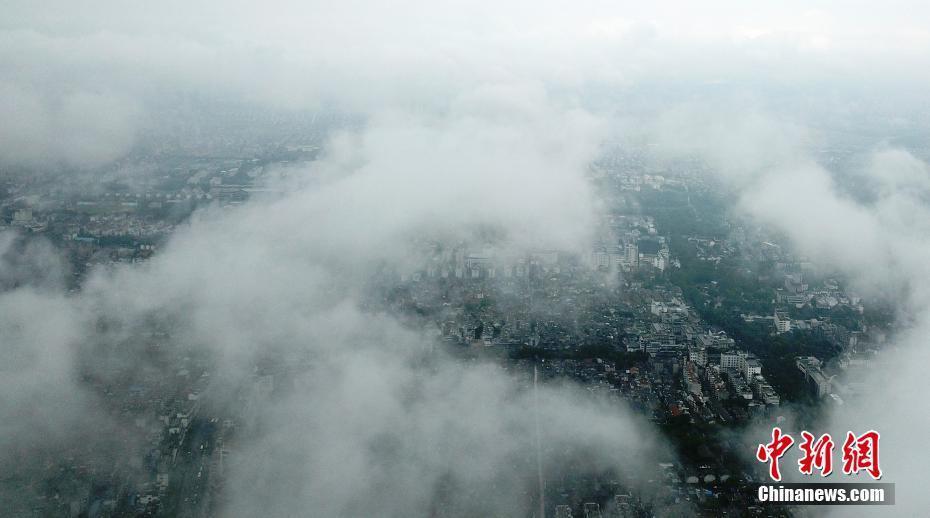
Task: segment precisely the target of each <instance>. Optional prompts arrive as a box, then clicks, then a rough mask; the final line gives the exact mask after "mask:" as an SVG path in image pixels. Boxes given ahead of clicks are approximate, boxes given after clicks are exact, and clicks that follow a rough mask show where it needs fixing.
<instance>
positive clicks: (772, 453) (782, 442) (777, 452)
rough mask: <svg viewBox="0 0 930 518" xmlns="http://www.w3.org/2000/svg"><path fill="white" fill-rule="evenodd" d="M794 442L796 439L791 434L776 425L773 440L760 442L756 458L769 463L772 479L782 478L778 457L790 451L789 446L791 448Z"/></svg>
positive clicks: (773, 430)
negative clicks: (783, 431)
mask: <svg viewBox="0 0 930 518" xmlns="http://www.w3.org/2000/svg"><path fill="white" fill-rule="evenodd" d="M792 444H794V439H792V438H791V436H790V435H786V434H782V433H781V428H778V427H775V428H772V442H770V443H768V444H760V445H759V448H758V449H757V450H756V458H757V459H759V462H768V463H769V476H771V477H772V480H775V481H779V480H781V472H780V471H779V470H778V459H780V458H781V457H782V455H784V454H785V452H786V451H788V448H791V445H792Z"/></svg>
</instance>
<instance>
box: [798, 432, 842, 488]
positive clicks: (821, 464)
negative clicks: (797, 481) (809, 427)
mask: <svg viewBox="0 0 930 518" xmlns="http://www.w3.org/2000/svg"><path fill="white" fill-rule="evenodd" d="M801 437H802V438H803V439H804V440H803V441H801V444H800V446H799V447H800V448H801V451H802V452H804V456H803V457H801V460H799V461H798V469H800V470H801V473H803V474H805V475H813V473H814V468H817V469H818V470H820V476H822V477H825V476H827V475H829V474H830V473H833V447H834V444H833V438H832V437H830V434H828V433H825V434H823V435H821V436H820V438H819V439H817V440H816V441H814V435H813V434H811V433H810V432H807V431H803V432H801Z"/></svg>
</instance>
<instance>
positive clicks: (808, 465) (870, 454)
mask: <svg viewBox="0 0 930 518" xmlns="http://www.w3.org/2000/svg"><path fill="white" fill-rule="evenodd" d="M801 439H802V440H801V443H800V444H799V445H798V448H799V449H800V450H801V458H800V460H798V470H799V471H800V472H801V474H803V475H813V474H814V470H815V469H816V470H818V471H820V476H822V477H826V476H828V475H829V474H830V473H833V450H834V449H835V447H836V444H835V443H834V442H833V438H832V437H831V436H830V434H828V433H825V434H823V435H821V436H820V437H815V436H814V434H812V433H810V432H808V431H806V430H805V431H802V432H801ZM878 440H879V433H878V432H876V431H875V430H869V431H868V432H865V433H863V434H862V435H858V436H857V435H856V434H854V433H853V432H848V433H847V434H846V440H845V441H844V442H843V448H842V453H843V473H845V474H846V475H855V474H857V473H859V472H860V471H865V472H866V473H868V474H869V475H870V476H871V477H872V478H874V479H875V480H878V479H879V478H881V476H882V470H881V467H879V463H878ZM793 444H794V438H793V437H791V436H790V435H788V434H786V433H782V431H781V429H780V428H778V427H775V428H772V440H771V442H769V443H766V444H760V445H759V447H758V449H757V450H756V459H758V460H759V462H767V463H769V476H771V477H772V480H775V481H776V482H778V481H781V470H780V469H779V465H778V462H779V460H780V459H781V457H782V456H784V454H785V453H786V452H787V451H788V450H789V449H791V446H792V445H793Z"/></svg>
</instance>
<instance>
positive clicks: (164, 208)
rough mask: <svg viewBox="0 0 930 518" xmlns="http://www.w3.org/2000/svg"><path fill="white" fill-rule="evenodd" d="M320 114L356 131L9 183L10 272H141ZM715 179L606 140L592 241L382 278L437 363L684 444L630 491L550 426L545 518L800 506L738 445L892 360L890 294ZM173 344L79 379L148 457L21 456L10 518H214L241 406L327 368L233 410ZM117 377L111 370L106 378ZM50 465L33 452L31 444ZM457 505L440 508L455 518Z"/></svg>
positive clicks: (200, 361)
mask: <svg viewBox="0 0 930 518" xmlns="http://www.w3.org/2000/svg"><path fill="white" fill-rule="evenodd" d="M325 124H340V125H344V126H345V125H352V124H354V123H353V122H352V121H347V120H341V119H332V118H331V119H327V120H325V121H318V120H315V119H314V121H313V122H312V123H308V126H306V127H300V128H298V130H295V131H294V132H293V134H294V135H298V134H299V135H304V136H305V135H308V134H309V135H319V136H318V137H314V138H309V139H307V138H302V139H298V138H296V137H292V135H291V134H285V135H277V134H275V135H272V136H269V137H268V139H269V140H271V141H272V143H269V144H255V142H256V141H258V142H259V143H260V142H261V139H255V138H254V136H252V135H246V136H242V137H241V138H240V139H239V140H237V139H236V138H234V137H227V138H228V140H227V141H222V142H208V143H203V142H201V143H200V144H199V147H198V148H196V149H183V147H182V148H181V149H180V151H179V150H178V148H176V147H175V148H172V150H171V151H170V152H169V151H167V150H160V149H157V148H156V149H148V150H146V151H144V152H141V151H140V152H137V153H134V154H132V155H130V156H128V157H126V158H124V159H122V161H121V163H119V164H118V165H116V166H114V167H113V170H114V171H117V170H132V171H133V174H132V175H130V176H127V177H122V176H120V175H118V174H114V175H113V176H112V177H111V178H110V179H109V180H108V181H106V182H88V181H85V180H82V177H81V176H80V175H74V176H72V177H70V179H69V180H68V181H61V180H60V179H57V178H49V177H43V176H41V175H36V176H32V175H18V174H16V171H8V173H9V174H7V175H5V178H6V179H5V180H4V181H5V183H4V184H3V185H2V189H0V229H2V230H3V231H4V232H10V233H11V234H10V235H15V238H14V239H15V243H14V246H13V247H12V248H11V251H9V252H8V254H9V255H10V259H9V260H10V261H13V260H14V259H13V257H14V255H15V250H21V249H23V248H26V247H30V246H35V243H37V242H48V243H51V244H52V246H53V247H54V249H55V250H56V252H57V253H58V254H59V255H60V256H61V257H64V258H66V261H67V264H68V268H67V271H68V272H69V275H70V277H69V278H68V279H66V280H65V283H66V285H67V286H68V288H69V289H70V290H71V292H79V291H80V290H82V289H83V287H84V283H85V281H86V280H87V279H88V277H89V276H90V275H91V273H92V272H94V271H96V270H98V269H108V268H118V267H121V266H120V265H123V264H125V263H141V264H140V266H141V265H144V263H145V262H146V261H149V260H150V259H151V258H152V257H154V256H157V255H158V254H159V253H160V251H161V250H162V249H163V247H164V246H166V243H167V242H168V240H169V238H170V237H171V236H172V235H173V234H174V233H175V232H176V231H177V230H178V229H180V228H183V227H184V226H185V225H188V224H189V221H190V218H191V216H192V214H195V213H196V212H197V211H200V210H215V211H236V210H239V209H240V207H241V206H242V205H244V204H248V203H249V201H250V200H251V199H253V198H256V197H274V196H275V195H276V194H277V193H276V189H277V188H276V187H275V185H277V184H276V183H275V182H274V181H272V180H274V179H279V178H278V177H279V176H280V175H281V173H282V171H285V172H286V171H287V170H288V169H287V167H288V166H289V165H293V164H304V163H306V162H310V161H312V160H313V159H314V158H315V156H316V154H317V152H318V150H319V149H320V146H321V143H322V141H323V138H324V137H323V135H322V134H321V132H320V131H319V130H318V127H319V126H320V125H325ZM247 125H248V121H244V122H243V126H247ZM226 134H227V135H228V133H226ZM178 140H179V141H183V135H181V136H178ZM246 143H249V144H246ZM837 153H838V154H839V159H842V156H841V152H840V151H838V152H837ZM705 167H706V166H705V165H704V164H703V163H702V162H700V161H698V160H694V161H677V162H674V163H667V164H663V165H661V166H659V165H655V164H654V163H653V162H651V161H650V160H647V159H646V158H644V157H643V156H640V155H638V154H636V153H630V152H628V151H626V149H625V148H624V147H622V146H616V147H613V148H607V150H605V152H604V153H603V156H602V157H601V159H599V160H598V161H597V162H596V163H594V164H592V165H591V166H590V169H589V171H588V176H589V180H590V182H591V183H592V184H593V185H594V186H595V187H596V190H597V192H598V193H599V195H600V196H601V198H602V199H603V203H602V204H601V206H600V209H599V210H600V213H599V216H598V221H597V223H596V226H597V228H595V229H592V234H593V235H595V236H596V238H595V241H594V243H592V244H591V246H590V247H589V248H586V249H576V250H555V249H539V250H520V251H518V252H514V250H513V249H512V248H510V247H508V245H507V243H506V242H502V240H500V239H499V238H498V236H495V235H494V233H493V231H489V232H487V233H486V234H484V235H482V234H481V233H476V234H474V235H475V237H474V238H473V239H471V240H470V241H468V242H464V241H454V242H442V241H439V240H432V239H426V238H421V237H416V236H415V237H411V239H410V242H409V243H407V244H406V245H405V246H407V247H408V249H409V254H410V256H411V257H413V258H414V260H412V261H408V262H407V263H405V264H406V265H407V266H406V267H400V266H396V265H395V266H390V267H385V268H383V269H381V270H379V271H378V272H377V274H376V275H374V276H373V278H371V279H370V280H369V281H368V283H367V285H368V287H369V288H368V289H367V291H366V293H365V294H364V298H363V303H364V306H365V310H366V311H370V312H372V313H386V314H390V315H393V316H396V317H397V318H398V319H400V320H401V321H402V322H404V325H406V326H408V327H410V328H411V329H415V330H418V331H422V332H425V333H427V334H428V336H430V340H431V341H432V343H433V347H434V351H433V354H442V355H449V356H451V357H452V358H454V359H455V361H456V362H461V363H469V364H474V363H486V364H489V365H493V366H497V367H498V368H500V369H502V370H503V371H506V372H507V373H508V375H509V376H511V377H513V378H514V379H516V380H518V381H519V384H520V386H521V387H522V389H524V390H528V391H529V390H534V383H535V384H541V385H547V384H560V383H574V384H578V385H580V386H581V387H582V388H583V390H585V391H586V392H587V393H589V396H590V398H594V399H598V400H603V401H608V402H609V404H611V405H617V406H624V407H627V408H629V409H632V411H633V412H635V413H637V414H640V415H642V416H644V417H645V418H646V419H648V420H650V421H652V422H653V423H654V424H655V429H656V430H657V433H660V434H662V435H663V436H664V439H667V440H668V441H669V443H670V444H672V445H673V447H674V452H673V453H674V454H673V455H670V456H669V457H668V459H665V460H664V461H663V462H658V463H656V465H654V466H652V468H653V469H654V471H652V472H649V473H645V474H642V478H641V479H640V480H636V481H630V480H627V479H624V478H623V477H622V476H620V475H618V474H616V473H612V472H610V471H606V472H604V471H600V472H599V471H597V470H592V469H588V468H586V467H585V466H584V463H585V462H586V461H585V460H584V459H583V458H582V459H579V458H577V457H573V456H571V455H569V452H566V451H562V450H559V449H557V448H555V447H554V446H551V445H548V444H547V442H546V440H545V438H546V422H545V420H543V422H541V423H540V427H541V437H542V440H541V444H540V445H539V446H538V448H540V449H541V456H542V459H544V460H543V463H544V464H545V471H546V472H545V489H544V492H545V494H544V495H541V496H542V499H543V501H544V502H545V506H546V507H547V509H546V511H545V512H546V513H547V514H548V515H550V516H555V517H559V518H565V517H585V518H595V517H603V518H607V517H627V516H653V515H655V514H656V513H657V510H658V509H663V510H664V511H663V513H665V514H674V512H673V511H672V512H670V511H668V510H669V509H675V508H676V507H675V506H681V508H682V509H685V508H687V509H696V510H697V512H699V513H701V514H703V515H708V516H721V515H733V516H737V515H747V514H748V515H752V514H757V515H760V516H761V515H772V514H776V515H778V514H780V515H785V516H788V515H791V514H792V513H793V512H794V510H793V509H791V508H788V507H785V508H780V507H777V506H776V507H773V506H768V507H765V508H762V507H758V506H757V507H754V505H757V504H754V503H753V501H752V495H748V494H746V493H745V491H744V489H743V488H744V484H745V483H746V482H752V481H754V480H756V481H757V480H761V479H762V478H763V477H765V476H766V475H765V473H766V471H765V470H766V466H765V464H762V463H758V462H754V461H753V460H752V454H753V445H751V444H747V443H746V438H745V436H744V435H742V434H741V433H738V432H741V431H744V430H747V429H750V428H752V427H754V426H759V427H760V429H766V428H768V429H771V427H772V426H775V425H777V424H782V423H785V415H786V413H787V412H788V411H790V412H791V414H792V415H795V416H800V417H799V422H800V423H807V424H812V423H816V422H817V419H818V416H819V415H821V413H822V411H823V410H824V408H826V407H829V406H832V405H844V404H845V402H846V401H848V400H851V399H854V398H856V397H857V394H859V393H860V391H862V390H863V387H861V386H859V385H857V383H856V380H855V379H851V377H849V376H847V372H848V371H849V370H850V369H851V368H852V367H854V366H862V365H869V364H872V363H875V362H881V361H882V349H883V346H884V344H885V342H886V340H887V338H888V336H889V335H890V334H891V333H892V332H893V326H894V321H893V319H892V316H891V315H892V314H893V312H892V308H891V307H889V305H888V302H887V301H882V300H871V299H868V298H865V297H863V296H862V295H860V294H859V293H857V292H856V291H855V290H854V289H853V287H851V286H850V285H849V284H848V283H847V280H846V279H845V278H844V277H843V276H842V275H841V274H840V273H837V272H835V271H833V270H831V268H830V265H824V264H815V263H813V262H811V261H810V260H809V259H808V258H807V257H805V256H803V255H800V254H799V253H797V252H796V251H795V250H793V249H792V247H791V244H790V242H789V241H788V240H787V239H785V238H784V237H783V236H780V235H778V234H777V233H775V232H771V231H768V230H767V229H766V228H762V227H759V226H756V225H754V224H753V223H752V222H751V221H747V220H741V219H738V218H735V217H734V216H733V215H732V214H731V212H730V211H729V210H728V206H729V205H728V192H727V190H726V188H725V187H723V186H721V185H719V184H717V183H714V182H713V181H712V180H710V178H712V176H711V175H708V174H705V170H704V168H705ZM140 171H141V172H140ZM273 177H274V178H273ZM19 266H20V267H21V268H23V269H29V268H41V267H42V266H41V265H29V264H21V265H19ZM15 287H16V286H2V289H4V290H6V289H12V288H15ZM140 296H143V297H144V294H142V295H140ZM100 325H107V323H106V322H101V324H100ZM172 332H173V330H172V329H171V327H170V326H167V325H161V326H159V325H154V326H151V327H146V328H144V330H136V331H135V332H134V335H132V336H127V337H126V338H125V339H126V340H132V341H134V342H135V343H136V344H137V346H138V347H139V348H140V350H141V351H143V353H144V355H145V356H146V359H147V361H148V362H151V364H153V365H159V366H160V367H161V368H159V369H154V368H153V369H146V368H136V366H133V365H119V364H114V365H103V366H101V365H96V366H94V368H93V369H90V368H88V369H87V371H86V374H85V375H84V376H83V377H82V379H81V383H82V384H84V385H86V386H87V387H91V388H92V390H93V392H94V393H95V394H97V395H98V396H99V399H100V401H101V402H103V404H104V405H105V408H106V409H107V412H109V413H112V414H113V415H118V416H120V419H121V421H122V422H127V423H132V429H131V432H130V433H131V434H132V435H134V436H135V437H136V438H139V437H141V438H144V440H143V441H142V443H144V445H145V447H144V448H141V449H140V448H138V446H137V444H139V443H138V442H132V445H133V446H130V445H129V442H127V451H126V452H123V453H124V454H121V455H118V456H116V457H115V458H106V457H101V456H94V455H84V454H82V453H83V452H81V451H44V452H42V454H43V455H46V456H47V457H46V458H44V459H42V462H34V459H33V461H30V462H28V463H26V462H23V465H24V466H30V469H29V470H23V471H14V472H6V473H3V474H2V480H0V484H3V485H5V486H7V487H29V488H30V491H29V493H28V494H30V495H35V497H34V498H32V499H29V500H19V501H7V502H0V507H2V508H4V509H7V510H8V511H11V512H10V513H9V514H5V515H7V516H87V517H109V516H210V515H213V514H215V512H216V510H217V509H218V507H219V506H220V505H221V504H222V502H220V501H218V500H219V499H221V498H222V493H221V491H220V488H221V487H222V486H223V483H224V472H225V470H226V466H227V465H228V463H229V462H230V461H231V459H232V460H234V459H235V458H236V456H237V441H238V440H239V438H240V437H241V436H242V435H243V434H247V433H249V432H248V430H250V429H253V428H254V427H256V426H260V423H254V422H249V418H248V417H245V416H248V415H254V414H253V413H249V412H243V411H242V410H241V409H243V408H249V407H250V405H256V404H261V403H260V402H261V401H263V400H264V398H269V397H270V398H274V397H276V396H275V395H276V394H277V393H278V392H279V391H286V390H287V387H288V386H289V384H290V383H291V380H292V378H293V377H294V376H295V375H297V374H299V373H301V372H306V371H311V370H312V369H314V368H316V367H315V366H314V362H313V359H312V358H305V359H297V360H295V359H293V358H285V357H281V356H278V355H276V354H275V352H274V351H273V350H270V351H269V353H268V354H267V355H266V357H264V358H262V359H261V360H260V361H258V362H256V363H255V364H254V365H252V366H251V367H252V370H251V373H250V374H249V376H248V380H249V381H248V383H246V384H244V385H241V386H237V387H236V388H235V390H236V396H235V398H234V399H235V401H236V403H235V404H233V405H230V404H217V403H215V402H214V400H213V398H212V396H213V394H211V392H212V391H214V390H216V389H215V387H214V385H215V384H214V383H212V382H211V376H212V375H214V371H213V369H214V367H213V365H214V363H213V362H214V359H213V358H211V357H210V356H209V355H207V354H205V353H204V352H203V351H202V350H198V349H196V348H194V347H191V348H189V349H187V348H184V347H180V346H178V347H167V346H165V344H167V343H170V342H171V333H172ZM139 344H141V345H139ZM119 346H120V344H100V345H99V347H101V348H106V347H119ZM101 357H105V355H103V354H102V355H101ZM101 368H103V369H108V370H111V373H110V374H111V375H109V376H107V377H106V379H103V380H101V379H97V378H96V376H95V375H94V373H95V372H99V370H100V369H101ZM163 369H164V370H163ZM165 371H167V372H172V373H173V377H164V376H163V375H162V374H161V373H162V372H165ZM113 380H119V382H114V381H113ZM794 426H800V425H798V424H795V425H794ZM758 439H764V437H759V438H758ZM86 447H87V448H88V449H91V448H94V447H95V446H94V445H93V444H87V445H86ZM533 448H534V445H533V440H532V438H527V458H526V459H523V460H522V461H520V462H516V463H515V465H514V471H515V476H522V477H529V478H531V479H532V477H534V476H535V465H534V462H535V458H534V457H532V452H533ZM35 451H36V450H35V449H33V448H30V447H29V445H22V446H21V451H20V452H19V453H18V454H19V455H22V456H24V457H25V456H31V455H36V453H35ZM14 453H17V452H14ZM660 460H661V459H660ZM34 470H35V471H34ZM140 473H141V475H139V474H140ZM540 476H542V475H540ZM529 487H532V484H530V485H529ZM647 488H648V489H647ZM480 497H481V495H476V498H480ZM539 497H540V495H536V494H527V495H526V501H527V502H536V501H537V499H538V498H539ZM442 501H443V499H442V498H441V495H440V497H438V498H437V502H440V503H439V504H437V506H436V508H435V510H434V513H433V515H434V516H455V515H458V514H459V513H458V511H459V510H457V509H455V508H454V507H443V505H442V504H441V502H442ZM529 507H532V505H531V506H529Z"/></svg>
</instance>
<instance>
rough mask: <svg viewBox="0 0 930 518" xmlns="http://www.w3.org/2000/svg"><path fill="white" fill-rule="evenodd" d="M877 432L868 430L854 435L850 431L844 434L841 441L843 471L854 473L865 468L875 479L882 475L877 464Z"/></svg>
mask: <svg viewBox="0 0 930 518" xmlns="http://www.w3.org/2000/svg"><path fill="white" fill-rule="evenodd" d="M878 439H879V435H878V432H876V431H875V430H869V431H868V432H865V433H864V434H862V435H860V436H858V437H856V435H855V434H853V433H852V432H848V433H847V434H846V441H845V442H844V443H843V473H846V474H847V475H854V474H856V473H859V472H860V471H862V470H865V471H866V472H867V473H868V474H869V475H871V476H872V478H874V479H875V480H878V479H879V478H881V476H882V470H881V468H880V467H879V465H878Z"/></svg>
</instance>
